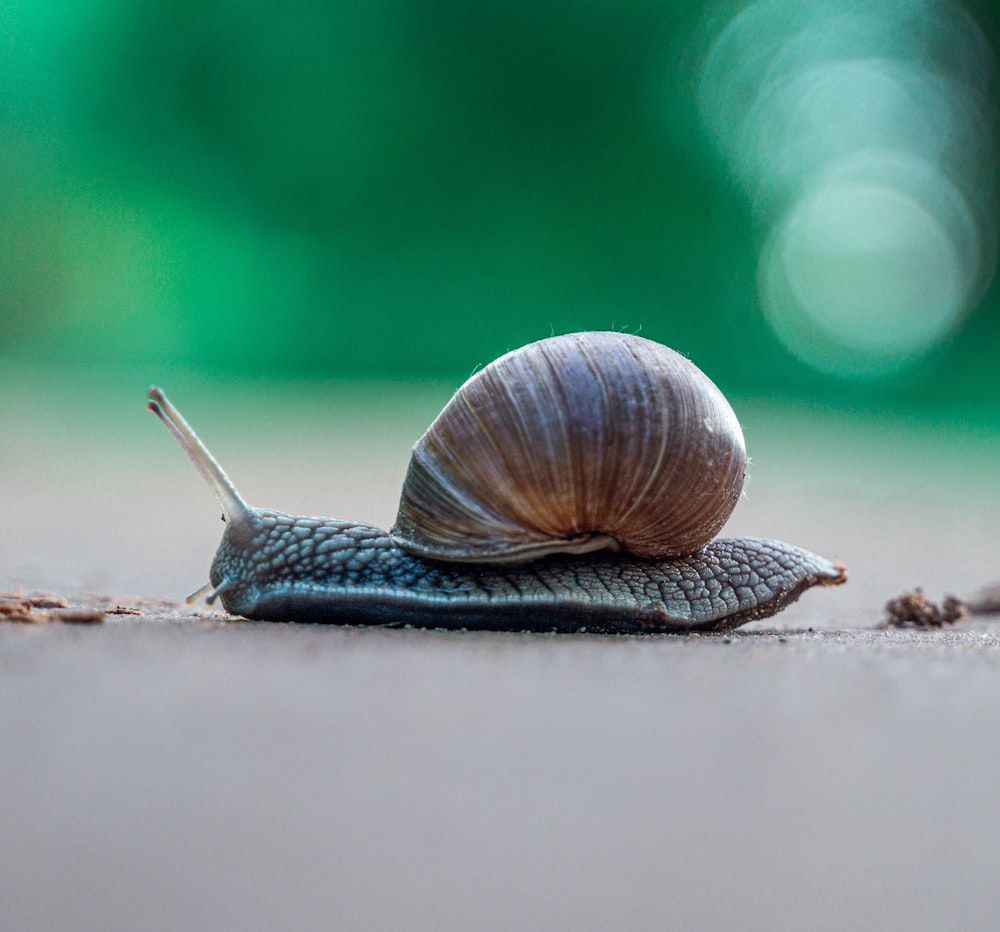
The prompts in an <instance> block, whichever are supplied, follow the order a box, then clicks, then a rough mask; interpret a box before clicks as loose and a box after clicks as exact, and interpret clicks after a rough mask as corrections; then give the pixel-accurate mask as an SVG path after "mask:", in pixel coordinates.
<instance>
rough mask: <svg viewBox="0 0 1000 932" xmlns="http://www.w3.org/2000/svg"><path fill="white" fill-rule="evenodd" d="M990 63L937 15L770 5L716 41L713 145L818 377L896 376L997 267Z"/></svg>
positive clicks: (774, 305) (787, 338)
mask: <svg viewBox="0 0 1000 932" xmlns="http://www.w3.org/2000/svg"><path fill="white" fill-rule="evenodd" d="M994 78H995V63H994V57H993V55H992V52H991V50H990V48H989V46H988V45H987V43H986V40H985V38H984V37H983V34H982V32H981V31H980V29H979V28H978V26H977V25H976V24H975V22H974V21H973V20H972V19H971V17H969V15H968V14H967V13H966V12H965V11H964V10H962V9H961V7H959V6H957V5H955V4H953V3H948V2H940V0H912V2H902V0H897V2H878V3H876V2H866V0H860V2H858V0H850V2H849V0H819V2H815V3H802V2H799V0H794V2H793V0H760V2H757V3H754V4H753V5H751V6H749V7H747V8H745V9H744V10H742V11H741V12H739V13H737V14H736V15H735V16H733V17H731V18H730V19H728V21H726V22H725V23H724V24H723V25H722V26H721V27H720V28H718V29H717V30H715V31H714V33H713V36H712V39H711V42H710V45H709V47H708V52H707V55H706V56H705V59H704V62H703V64H702V68H701V72H700V82H699V109H700V113H701V117H702V120H703V122H704V124H705V127H706V129H707V130H708V131H709V133H710V134H711V136H712V137H713V139H714V140H715V142H716V144H717V146H718V148H719V150H720V152H721V154H722V156H723V157H724V159H725V160H726V163H727V167H728V169H729V173H730V175H731V177H732V178H733V179H734V180H735V182H736V183H737V184H738V185H739V186H740V188H741V189H742V190H743V191H744V192H745V194H746V196H747V198H748V200H749V202H750V204H751V206H752V209H753V212H754V216H755V218H756V219H757V221H758V223H759V224H760V227H761V230H762V247H761V250H760V255H759V264H758V288H759V298H760V303H761V307H762V309H763V311H764V313H765V315H766V316H767V319H768V321H769V323H770V324H771V326H772V328H773V330H774V333H775V334H776V336H777V337H778V339H779V340H780V341H781V342H782V344H783V345H784V346H785V347H786V348H787V349H788V350H789V351H790V352H791V353H793V354H794V355H795V356H797V357H798V358H799V359H801V360H802V361H803V362H805V363H807V364H808V365H810V366H812V367H814V368H816V369H819V370H821V371H824V372H827V373H830V374H833V375H839V376H844V377H852V378H879V377H887V376H891V375H893V374H895V373H897V372H899V371H901V370H902V369H905V368H906V367H908V366H910V365H912V364H914V363H916V362H919V361H920V360H921V359H922V358H923V357H925V356H926V354H927V353H928V352H930V351H931V350H933V349H934V348H935V347H936V346H938V345H940V344H941V342H942V341H943V340H945V339H946V338H947V337H948V336H949V334H951V333H952V332H953V331H954V330H955V328H956V327H957V326H958V325H959V323H960V322H961V320H962V319H963V318H964V316H965V315H966V314H967V312H968V311H969V310H970V308H972V307H973V306H974V305H975V303H976V301H977V300H978V299H979V297H980V296H981V295H982V292H983V290H984V288H985V287H986V285H987V284H988V283H989V281H990V279H991V277H992V274H993V267H994V256H995V252H996V247H995V229H994V220H993V208H994V185H995V180H996V173H997V160H996V153H995V151H994V138H995V114H994V110H993V107H992V106H991V103H990V98H989V93H990V90H991V88H992V86H993V81H994Z"/></svg>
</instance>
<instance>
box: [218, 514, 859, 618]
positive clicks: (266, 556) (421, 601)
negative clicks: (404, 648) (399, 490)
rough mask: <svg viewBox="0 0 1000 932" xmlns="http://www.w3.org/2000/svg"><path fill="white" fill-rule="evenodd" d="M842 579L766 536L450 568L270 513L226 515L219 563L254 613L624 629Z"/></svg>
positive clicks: (717, 613)
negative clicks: (694, 547)
mask: <svg viewBox="0 0 1000 932" xmlns="http://www.w3.org/2000/svg"><path fill="white" fill-rule="evenodd" d="M845 578H846V577H845V573H844V567H843V565H842V564H840V563H833V562H831V561H829V560H826V559H823V558H822V557H818V556H816V555H814V554H812V553H809V552H808V551H805V550H802V549H800V548H799V547H794V546H792V545H790V544H785V543H782V542H780V541H773V540H758V539H755V538H741V539H732V540H726V539H722V540H715V541H712V542H711V543H710V544H709V545H708V546H707V547H705V548H704V549H703V550H701V551H699V552H698V553H695V554H691V555H690V556H685V557H674V558H669V559H661V560H641V559H637V558H636V557H634V556H630V555H627V554H616V553H593V554H586V555H582V556H561V555H559V556H553V557H548V558H545V559H542V560H537V561H535V562H532V563H524V564H519V565H486V564H449V563H444V562H439V561H432V560H424V559H422V558H419V557H414V556H411V555H409V554H407V553H406V552H405V551H403V550H401V549H400V548H399V547H397V546H396V545H395V544H394V543H393V542H392V541H391V540H390V539H389V537H388V535H387V534H386V533H385V532H384V531H382V530H380V529H379V528H376V527H372V526H371V525H367V524H357V523H353V522H344V521H334V520H329V519H323V518H307V517H297V516H293V515H286V514H282V513H280V512H275V511H266V510H262V509H250V510H249V511H248V512H247V513H246V514H245V515H243V516H242V517H241V518H240V520H238V521H236V522H230V523H228V524H227V526H226V532H225V534H224V535H223V539H222V543H221V545H220V546H219V550H218V552H217V553H216V556H215V560H214V562H213V564H212V570H211V580H212V584H213V586H215V588H216V591H217V592H218V593H219V596H220V598H221V600H222V603H223V605H224V606H225V608H226V610H227V611H229V612H231V613H233V614H236V615H242V616H244V617H245V618H250V619H256V620H266V621H298V622H322V623H329V624H365V625H384V626H388V627H401V626H404V625H412V626H415V627H424V628H453V629H459V628H470V629H483V630H508V631H510V630H513V631H559V632H576V631H581V630H585V631H589V632H597V633H614V634H649V633H657V632H683V631H695V630H697V631H725V630H729V629H732V628H736V627H739V626H740V625H742V624H745V623H746V622H748V621H752V620H754V619H757V618H766V617H768V616H770V615H773V614H775V613H776V612H778V611H780V610H781V609H782V608H784V607H785V606H786V605H788V604H789V603H791V602H794V601H795V600H796V599H797V598H798V597H799V596H800V595H801V594H802V592H804V591H805V590H806V589H808V588H810V587H812V586H817V585H819V586H829V585H837V584H838V583H841V582H844V580H845Z"/></svg>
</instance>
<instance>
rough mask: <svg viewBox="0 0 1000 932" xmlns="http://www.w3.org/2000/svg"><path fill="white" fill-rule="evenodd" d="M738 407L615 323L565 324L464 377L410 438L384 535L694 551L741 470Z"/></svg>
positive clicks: (546, 549)
mask: <svg viewBox="0 0 1000 932" xmlns="http://www.w3.org/2000/svg"><path fill="white" fill-rule="evenodd" d="M746 464H747V458H746V449H745V446H744V443H743V432H742V430H741V429H740V425H739V422H738V421H737V419H736V415H735V414H734V413H733V409H732V408H731V407H730V405H729V403H728V402H727V401H726V399H725V397H724V396H723V394H722V393H721V392H720V391H719V389H718V388H717V387H716V386H715V384H714V383H713V382H712V381H711V380H710V379H709V378H708V377H707V376H706V375H705V374H704V373H703V372H702V371H701V370H700V369H698V367H697V366H695V365H694V364H693V363H691V362H690V361H689V360H687V359H685V358H684V357H683V356H681V355H680V354H679V353H676V352H674V351H673V350H672V349H669V348H668V347H666V346H663V345H661V344H659V343H654V342H653V341H651V340H646V339H643V338H642V337H637V336H632V335H630V334H624V333H614V332H595V333H574V334H567V335H565V336H558V337H551V338H549V339H546V340H540V341H538V342H537V343H531V344H529V345H527V346H523V347H521V348H520V349H517V350H514V351H513V352H510V353H507V354H506V355H505V356H502V357H500V358H499V359H497V360H495V361H494V362H492V363H490V364H489V365H488V366H486V367H485V368H484V369H482V370H481V371H479V372H477V373H476V374H475V375H473V376H472V378H470V379H469V380H468V381H467V382H466V383H465V384H464V385H463V386H462V387H461V388H460V389H459V390H458V392H456V394H455V396H454V397H453V398H452V400H451V401H450V402H449V403H448V405H447V406H446V407H445V409H444V410H443V411H442V412H441V414H440V415H439V416H438V417H437V419H436V420H435V421H434V423H433V424H432V425H431V426H430V428H429V429H428V430H427V432H426V433H425V434H424V435H423V437H421V438H420V440H419V441H417V443H416V445H415V446H414V448H413V456H412V458H411V460H410V466H409V470H408V472H407V476H406V480H405V482H404V484H403V490H402V495H401V498H400V504H399V514H398V516H397V518H396V524H395V526H394V527H393V528H392V530H391V531H390V536H391V538H392V540H393V541H394V542H395V543H396V544H398V545H399V546H400V547H402V548H403V549H404V550H407V551H408V552H410V553H412V554H415V555H418V556H420V557H424V558H431V559H438V560H448V561H458V562H494V563H517V562H524V561H529V560H534V559H537V558H538V557H541V556H545V555H547V554H552V553H586V552H588V551H592V550H600V549H604V548H607V549H611V550H626V551H629V552H631V553H634V554H636V555H637V556H641V557H648V558H663V557H672V556H681V555H684V554H690V553H694V552H696V551H698V550H701V549H702V548H703V547H704V546H705V545H706V544H707V543H708V542H709V541H711V540H712V539H713V538H714V537H715V536H716V534H717V533H718V532H719V530H720V529H721V528H722V526H723V525H724V524H725V523H726V521H727V520H728V518H729V516H730V514H731V513H732V511H733V508H734V507H735V506H736V502H737V500H738V499H739V496H740V493H741V491H742V489H743V483H744V478H745V474H746Z"/></svg>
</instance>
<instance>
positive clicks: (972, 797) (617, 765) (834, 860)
mask: <svg viewBox="0 0 1000 932" xmlns="http://www.w3.org/2000/svg"><path fill="white" fill-rule="evenodd" d="M178 381H179V383H180V384H179V388H178V389H177V390H176V391H172V392H171V394H172V395H173V396H174V400H175V401H176V402H177V403H178V404H179V405H180V406H181V408H182V410H184V411H185V413H186V414H187V415H188V416H189V418H190V419H191V420H192V422H193V423H194V425H195V427H196V428H197V429H198V430H199V432H200V433H201V434H202V435H203V437H204V438H205V439H206V440H207V441H208V442H209V444H210V446H212V447H213V449H214V451H215V452H216V454H217V455H218V456H219V458H220V460H221V461H222V462H223V465H224V466H226V467H227V469H229V471H230V472H231V474H232V475H233V478H234V479H235V480H236V482H237V484H238V485H240V487H241V488H242V490H243V491H244V492H245V493H246V496H247V498H249V499H250V500H251V501H253V502H254V503H256V504H261V505H271V506H275V507H280V508H284V509H286V510H289V511H304V512H307V513H331V514H339V515H341V516H343V517H354V518H361V519H365V520H372V521H374V522H376V523H381V524H383V525H384V524H386V523H388V522H390V521H391V519H392V513H393V511H394V507H395V494H396V492H395V489H396V488H398V483H399V481H400V479H401V477H402V474H403V472H404V471H405V466H406V451H407V449H408V447H409V445H410V444H411V443H412V442H413V440H414V439H415V438H416V436H417V435H418V434H419V432H420V430H422V428H423V426H424V425H425V424H426V423H428V421H429V420H430V417H432V416H433V410H434V407H435V406H437V405H438V403H439V402H440V401H441V390H440V389H439V387H436V386H431V387H427V388H426V390H423V389H421V390H411V389H407V390H399V389H393V388H392V387H388V388H383V389H379V390H378V391H375V390H373V389H372V387H371V386H353V387H352V386H343V385H341V386H332V390H335V392H336V394H337V397H338V399H339V400H338V401H337V403H336V404H334V405H333V408H332V410H327V409H326V408H324V407H323V406H322V405H321V404H320V402H319V401H317V400H315V395H316V394H317V393H318V388H317V386H304V387H303V386H294V387H292V388H290V387H288V386H285V387H284V388H281V389H276V388H273V387H271V388H268V389H265V388H256V387H253V386H248V385H239V384H228V385H223V386H221V387H219V386H214V387H213V391H212V393H211V395H209V394H208V393H207V392H205V391H204V388H205V386H204V385H202V384H200V383H199V382H198V381H197V380H196V379H193V378H192V379H188V380H184V379H180V378H178ZM166 387H167V388H168V389H169V388H170V386H169V385H167V386H166ZM143 388H144V386H143V385H142V384H141V383H140V384H138V385H132V384H129V385H127V386H124V385H122V384H121V383H120V382H118V381H115V380H114V379H113V378H112V379H110V380H107V379H105V380H101V381H98V380H90V381H87V380H83V382H82V383H81V382H80V381H79V380H71V379H70V380H66V381H59V380H53V379H51V378H50V377H48V375H47V374H45V373H42V374H37V373H34V372H32V371H27V370H25V369H21V370H18V369H16V367H15V369H14V370H13V371H12V370H11V368H10V367H8V368H7V369H6V370H4V373H3V374H2V375H0V399H3V401H2V402H0V430H2V432H3V436H4V438H5V444H4V447H3V452H2V454H0V495H2V505H3V513H4V516H5V517H4V520H3V534H2V537H0V590H7V591H18V592H22V593H30V592H31V591H32V590H35V589H46V590H51V591H55V592H58V593H60V594H62V595H65V596H66V597H67V598H68V601H69V604H70V605H71V606H74V607H91V608H93V607H98V608H102V609H115V607H116V606H120V607H122V608H125V609H130V610H132V611H137V612H141V613H142V614H107V615H105V616H104V621H103V622H102V623H100V624H89V625H79V624H66V623H61V622H58V621H57V622H53V623H49V624H27V623H15V622H6V623H0V790H2V792H0V928H2V929H4V930H6V929H11V930H22V929H24V930H48V929H87V930H89V929H95V930H96V929H102V930H103V929H144V930H146V929H148V930H160V929H163V930H168V929H170V930H173V929H336V930H354V929H357V930H368V929H377V930H381V929H407V930H410V929H415V930H423V929H427V930H431V929H434V930H438V929H441V930H450V929H455V930H460V929H486V930H492V929H497V930H499V929H553V928H555V929H573V930H590V929H594V930H598V929H674V928H676V929H717V928H740V929H761V930H764V929H767V930H781V929H831V930H832V929H845V928H858V929H880V928H907V929H963V930H964V929H993V928H995V927H996V922H997V918H996V917H997V915H998V914H1000V890H998V883H997V877H998V876H1000V792H998V785H1000V742H998V740H997V735H998V734H1000V619H990V618H989V617H976V618H974V619H970V620H966V621H963V622H961V623H959V624H958V625H956V626H954V627H949V628H945V629H941V630H936V631H913V630H891V629H890V630H885V629H882V628H880V627H879V626H880V624H881V623H882V620H883V617H884V616H883V610H882V607H883V605H884V603H885V601H886V600H887V599H888V598H890V597H892V596H894V595H897V594H898V593H899V592H900V591H902V590H903V589H908V588H912V587H913V586H918V585H919V586H924V587H925V588H926V589H927V591H928V594H930V595H931V596H932V597H933V598H935V599H936V598H939V597H940V596H941V595H942V594H943V593H944V592H945V591H954V592H957V593H958V594H960V595H967V594H970V593H971V592H972V591H974V590H975V589H976V588H978V587H979V586H980V585H983V584H985V583H988V582H991V581H993V580H996V579H998V578H1000V560H998V559H997V556H998V553H1000V546H998V545H1000V530H998V528H1000V520H998V519H1000V497H998V494H997V491H996V483H995V476H996V468H995V466H996V462H997V458H996V457H997V453H998V452H1000V441H998V439H997V436H996V432H995V430H991V429H989V427H988V426H984V424H983V422H982V421H981V420H979V419H977V417H976V416H975V415H974V414H973V415H968V416H963V417H956V416H949V417H935V416H931V415H925V416H922V417H921V418H914V417H910V416H903V415H898V414H897V415H894V416H891V417H890V416H883V415H875V414H855V415H852V416H850V417H848V416H846V415H842V414H838V413H836V412H834V411H831V410H828V409H823V408H819V407H815V406H805V405H775V404H767V403H764V402H762V401H760V400H757V401H753V402H750V401H748V402H745V403H743V404H740V403H737V405H736V407H737V411H738V412H739V414H740V417H741V419H742V420H743V421H744V425H745V427H746V430H747V437H748V445H749V447H750V452H751V456H752V457H753V469H752V481H751V484H750V486H749V488H748V491H747V495H746V499H745V501H743V502H741V504H740V506H739V508H738V509H737V513H736V515H735V516H734V519H733V521H732V522H731V523H730V526H729V527H727V529H726V533H727V534H742V533H747V534H755V535H759V536H772V537H780V538H784V539H788V540H791V541H793V542H795V543H798V544H801V545H803V546H807V547H810V548H811V549H814V550H817V551H818V552H820V553H823V554H824V555H826V556H830V557H833V558H839V559H843V560H844V561H845V562H846V563H847V565H848V569H849V573H850V582H849V583H848V585H847V586H843V587H839V588H837V589H832V590H819V591H813V592H809V593H806V594H805V596H804V597H803V598H802V600H801V601H800V602H799V603H797V604H796V605H795V606H793V607H792V608H791V609H789V610H788V611H787V612H785V613H783V614H782V615H779V616H777V617H775V618H773V619H769V620H767V621H764V622H759V623H756V624H754V625H751V626H748V627H747V628H744V629H741V630H740V631H737V632H734V633H732V634H729V635H718V636H701V637H697V636H693V637H687V636H656V637H646V638H641V637H620V638H615V637H596V636H586V635H581V636H547V635H526V634H477V633H454V632H442V631H416V630H404V631H382V630H378V629H371V628H369V629H358V628H337V627H326V626H296V625H273V624H253V623H247V622H241V621H236V620H232V619H229V618H227V616H225V615H223V614H222V613H219V612H217V611H215V610H213V609H209V608H207V607H204V606H200V605H199V606H193V607H188V606H185V605H183V604H182V603H180V598H181V597H182V596H183V595H185V594H186V593H187V592H189V591H192V590H194V589H196V588H197V587H198V586H199V585H201V583H203V582H204V581H205V579H206V578H207V570H208V563H209V562H210V560H211V556H212V552H213V550H214V546H215V543H216V541H217V538H218V534H219V524H218V522H217V511H216V508H215V504H214V501H213V500H212V498H211V496H210V495H209V493H208V492H207V491H206V490H205V489H204V487H203V486H202V485H201V482H200V479H199V477H198V476H197V474H196V473H195V471H194V470H193V469H192V468H191V467H190V465H189V464H188V463H187V461H186V460H185V459H184V457H183V455H182V454H181V453H180V451H179V450H177V449H176V448H174V446H173V444H172V441H171V440H170V438H169V437H168V436H167V435H166V433H165V432H164V431H163V430H162V428H161V427H160V426H159V425H158V424H157V423H156V422H155V420H154V419H153V418H152V416H151V415H148V414H146V413H145V412H143V411H142V391H143ZM322 389H323V391H324V392H325V391H327V390H328V389H331V387H330V386H322ZM446 394H447V393H446V392H445V394H444V397H446ZM291 402H294V403H295V405H294V411H295V412H296V413H294V414H292V413H290V412H291V411H292V410H293V407H292V406H291ZM321 411H322V414H320V413H319V412H321ZM317 418H320V419H325V432H317V431H316V430H315V429H314V427H315V421H316V420H317ZM251 420H252V421H253V423H254V427H253V431H251V430H249V429H248V427H247V423H246V422H248V421H251ZM261 432H263V435H264V436H265V437H266V442H261V439H260V437H261ZM112 594H113V595H112ZM158 600H164V601H158Z"/></svg>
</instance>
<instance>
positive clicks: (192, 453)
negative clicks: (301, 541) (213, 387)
mask: <svg viewBox="0 0 1000 932" xmlns="http://www.w3.org/2000/svg"><path fill="white" fill-rule="evenodd" d="M147 397H148V398H149V403H148V404H147V405H146V407H147V408H148V409H149V410H150V411H152V412H153V414H155V415H156V416H157V417H158V418H159V419H160V420H161V421H162V422H163V425H164V427H166V428H167V430H169V431H170V433H171V434H172V435H173V437H174V440H176V441H177V443H178V444H180V447H181V449H182V450H183V451H184V452H185V453H186V454H187V455H188V459H190V460H191V462H192V463H194V465H195V467H196V468H197V470H198V472H200V473H201V475H202V478H203V479H204V480H205V481H206V482H207V483H208V487H209V488H210V489H211V490H212V493H213V494H214V495H215V497H216V499H217V500H218V502H219V507H220V508H222V516H223V518H224V519H225V520H226V521H230V522H231V521H239V520H240V519H242V518H246V517H247V516H248V515H249V514H250V510H251V509H250V506H249V505H247V503H246V502H245V501H243V498H242V497H241V496H240V493H239V492H237V491H236V486H234V485H233V482H232V480H231V479H230V478H229V476H227V475H226V473H225V471H224V470H223V468H222V467H221V466H220V465H219V464H218V462H217V461H216V459H215V457H214V456H212V454H211V453H209V452H208V447H206V446H205V444H204V443H202V442H201V440H200V439H199V437H198V435H197V434H196V433H195V432H194V431H193V430H192V429H191V425H190V424H188V422H187V421H185V420H184V417H183V416H182V415H181V413H180V411H178V410H177V409H176V408H175V407H174V406H173V405H172V404H171V403H170V401H169V399H168V398H167V396H166V395H164V394H163V392H162V391H161V390H160V389H159V388H157V387H156V386H155V385H154V386H153V387H152V388H150V389H149V391H148V392H147Z"/></svg>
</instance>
